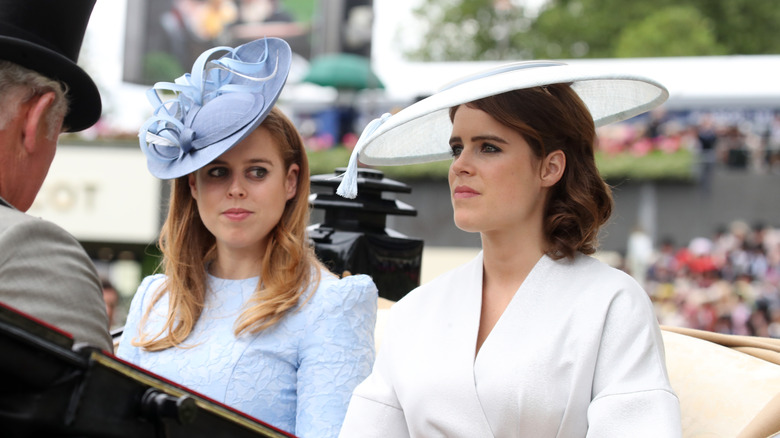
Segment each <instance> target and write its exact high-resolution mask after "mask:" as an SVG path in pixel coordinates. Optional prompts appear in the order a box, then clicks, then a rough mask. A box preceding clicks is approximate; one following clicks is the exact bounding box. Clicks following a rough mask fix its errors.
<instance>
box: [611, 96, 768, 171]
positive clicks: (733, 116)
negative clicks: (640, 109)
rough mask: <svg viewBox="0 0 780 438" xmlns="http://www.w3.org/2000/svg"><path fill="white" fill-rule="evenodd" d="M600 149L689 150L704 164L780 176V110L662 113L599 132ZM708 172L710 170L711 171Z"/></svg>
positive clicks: (614, 150) (635, 151)
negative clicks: (773, 173) (771, 173)
mask: <svg viewBox="0 0 780 438" xmlns="http://www.w3.org/2000/svg"><path fill="white" fill-rule="evenodd" d="M599 142H600V143H599V149H600V150H602V151H604V152H606V153H620V152H629V153H632V154H634V155H639V156H641V155H645V154H647V153H650V152H652V151H656V150H660V151H663V152H675V151H678V150H680V149H687V150H690V151H693V152H695V153H697V154H698V156H699V162H700V163H702V164H705V165H706V164H713V165H716V164H717V165H723V166H726V167H728V168H731V169H744V170H751V171H755V172H759V173H765V172H780V111H778V110H768V109H767V110H750V111H747V110H728V111H727V110H720V111H686V112H677V113H671V112H665V111H663V110H656V111H654V112H652V113H650V114H649V115H647V116H643V117H642V118H639V119H637V120H636V121H635V123H616V124H611V125H607V126H604V127H601V128H599ZM705 172H706V170H705Z"/></svg>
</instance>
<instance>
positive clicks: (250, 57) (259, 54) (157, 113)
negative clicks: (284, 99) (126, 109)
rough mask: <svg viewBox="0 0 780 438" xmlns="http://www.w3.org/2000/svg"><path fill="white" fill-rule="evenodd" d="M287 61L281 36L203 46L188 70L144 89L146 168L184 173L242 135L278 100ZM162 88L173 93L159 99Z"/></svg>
mask: <svg viewBox="0 0 780 438" xmlns="http://www.w3.org/2000/svg"><path fill="white" fill-rule="evenodd" d="M220 55H221V56H220ZM291 59H292V51H291V50H290V46H289V45H288V44H287V43H286V42H285V41H284V40H282V39H279V38H262V39H259V40H256V41H252V42H250V43H246V44H244V45H241V46H239V47H236V48H235V49H234V48H231V47H215V48H213V49H210V50H207V51H206V52H204V53H203V54H201V55H200V56H199V57H198V59H197V60H196V61H195V63H194V64H193V66H192V72H191V73H186V74H184V75H183V76H181V77H179V78H178V79H176V81H175V82H174V83H170V82H158V83H157V84H155V85H154V87H153V88H151V89H150V90H148V91H147V98H148V99H149V102H150V103H151V104H152V106H153V107H154V112H153V114H152V116H151V117H150V118H149V119H148V120H147V121H146V122H145V123H144V125H143V126H142V127H141V129H140V130H139V132H138V138H139V140H140V144H141V149H142V150H143V151H144V154H145V155H146V164H147V167H148V168H149V172H151V174H152V175H154V176H156V177H157V178H160V179H173V178H178V177H180V176H184V175H187V174H189V173H192V172H194V171H195V170H198V169H200V168H201V167H203V166H205V165H206V164H208V163H210V162H212V161H213V160H214V159H215V158H217V157H219V156H220V155H222V154H223V153H225V151H227V150H228V149H230V148H231V147H233V146H235V145H236V144H238V143H239V142H240V141H241V140H243V139H244V138H246V137H247V136H248V135H249V134H250V133H251V132H252V131H254V130H255V129H256V128H257V127H258V126H260V124H261V123H262V122H263V120H265V117H266V116H267V115H268V113H269V112H270V111H271V108H273V106H274V104H275V103H276V100H277V98H278V97H279V94H280V93H281V91H282V88H283V87H284V84H285V82H286V81H287V75H288V73H289V72H290V63H291ZM165 91H168V92H173V93H174V97H173V98H170V99H167V100H163V99H162V98H161V96H160V93H161V92H165Z"/></svg>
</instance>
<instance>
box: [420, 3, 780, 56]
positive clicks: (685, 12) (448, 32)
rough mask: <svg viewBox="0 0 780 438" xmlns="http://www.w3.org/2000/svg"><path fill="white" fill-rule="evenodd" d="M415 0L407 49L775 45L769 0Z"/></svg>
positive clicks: (659, 51) (560, 50) (441, 52)
mask: <svg viewBox="0 0 780 438" xmlns="http://www.w3.org/2000/svg"><path fill="white" fill-rule="evenodd" d="M519 3H521V2H520V0H496V1H488V0H422V3H421V4H420V6H419V7H418V8H417V9H415V10H414V14H415V16H416V18H417V20H418V21H419V22H420V23H423V24H424V29H423V33H422V37H421V38H420V40H419V44H418V45H417V46H416V48H414V49H411V50H408V51H407V56H409V57H410V58H412V59H415V60H429V61H468V60H494V59H504V60H518V59H543V58H563V59H565V58H613V57H647V56H704V55H715V54H746V55H750V54H777V53H780V38H777V36H776V32H777V29H780V7H777V5H776V4H775V2H772V1H768V0H653V1H652V2H650V1H634V2H630V1H625V0H548V1H547V3H546V4H545V6H544V7H543V9H542V10H541V11H540V13H539V14H538V15H537V16H531V15H528V14H526V10H525V9H524V8H523V7H522V6H520V5H519Z"/></svg>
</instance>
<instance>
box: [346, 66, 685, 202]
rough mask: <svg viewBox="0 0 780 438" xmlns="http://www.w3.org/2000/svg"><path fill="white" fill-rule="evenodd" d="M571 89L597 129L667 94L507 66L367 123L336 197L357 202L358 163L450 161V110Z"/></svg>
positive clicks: (580, 74) (610, 71) (601, 78)
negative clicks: (527, 92) (511, 94)
mask: <svg viewBox="0 0 780 438" xmlns="http://www.w3.org/2000/svg"><path fill="white" fill-rule="evenodd" d="M559 83H570V84H571V87H572V89H573V90H574V91H575V92H576V93H577V94H578V95H579V96H580V98H581V99H582V100H583V102H585V105H587V107H588V110H590V113H591V115H592V116H593V122H594V124H595V126H597V127H598V126H603V125H606V124H609V123H613V122H617V121H620V120H625V119H628V118H631V117H634V116H636V115H638V114H641V113H643V112H645V111H649V110H651V109H653V108H655V107H657V106H658V105H660V104H662V103H663V102H664V101H666V99H667V98H668V97H669V92H668V91H667V90H666V88H665V87H664V86H663V85H661V84H659V83H658V82H656V81H654V80H652V79H649V78H646V77H643V76H639V75H636V74H634V73H632V72H620V71H616V70H615V68H614V67H607V66H595V65H591V66H585V65H578V66H575V65H569V64H565V63H562V62H555V61H526V62H516V63H511V64H504V65H500V66H497V67H494V68H492V69H490V70H486V71H482V72H478V73H475V74H472V75H470V76H466V77H464V78H462V79H459V80H455V81H453V82H451V83H449V84H447V85H445V86H444V87H443V88H441V89H440V90H439V91H438V92H436V93H435V94H433V95H431V96H429V97H427V98H425V99H423V100H420V101H419V102H417V103H414V104H412V105H410V106H408V107H406V108H404V109H402V110H401V111H399V112H398V113H396V114H394V115H390V114H385V115H383V116H382V117H380V118H378V119H374V120H373V121H371V123H369V124H368V125H367V126H366V128H365V129H364V130H363V133H362V134H361V135H360V138H359V139H358V142H357V144H356V145H355V148H354V149H353V150H352V155H351V156H350V158H349V164H348V165H347V170H346V172H345V173H344V175H343V176H342V180H341V184H340V185H339V187H338V189H337V190H336V193H338V194H339V195H341V196H343V197H345V198H354V197H355V196H357V171H358V161H359V162H361V163H363V164H368V165H375V166H397V165H404V164H417V163H426V162H431V161H440V160H448V159H451V158H452V155H451V150H450V144H449V138H450V134H451V132H452V122H451V121H450V117H449V109H450V108H452V107H454V106H458V105H461V104H464V103H468V102H471V101H474V100H477V99H482V98H484V97H488V96H493V95H496V94H501V93H505V92H508V91H512V90H520V89H524V88H532V87H540V86H544V85H550V84H559Z"/></svg>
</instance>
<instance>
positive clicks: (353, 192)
mask: <svg viewBox="0 0 780 438" xmlns="http://www.w3.org/2000/svg"><path fill="white" fill-rule="evenodd" d="M389 117H390V114H389V113H384V114H382V117H380V118H378V119H374V120H372V121H371V122H370V123H369V124H368V126H366V128H365V129H364V130H363V132H362V133H361V134H360V138H359V139H358V141H357V144H356V145H355V148H354V149H353V150H352V155H350V156H349V164H347V170H346V172H344V173H343V174H342V175H339V176H340V177H342V178H343V179H342V180H341V184H339V187H338V188H337V189H336V194H338V195H339V196H342V197H344V198H349V199H354V198H355V197H356V196H357V192H358V188H357V175H358V156H359V155H360V151H361V150H362V149H363V146H365V144H366V140H367V139H368V138H369V137H370V136H371V134H373V133H374V131H376V129H377V128H378V127H379V126H380V125H381V124H382V123H384V122H385V120H387V119H388V118H389Z"/></svg>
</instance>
